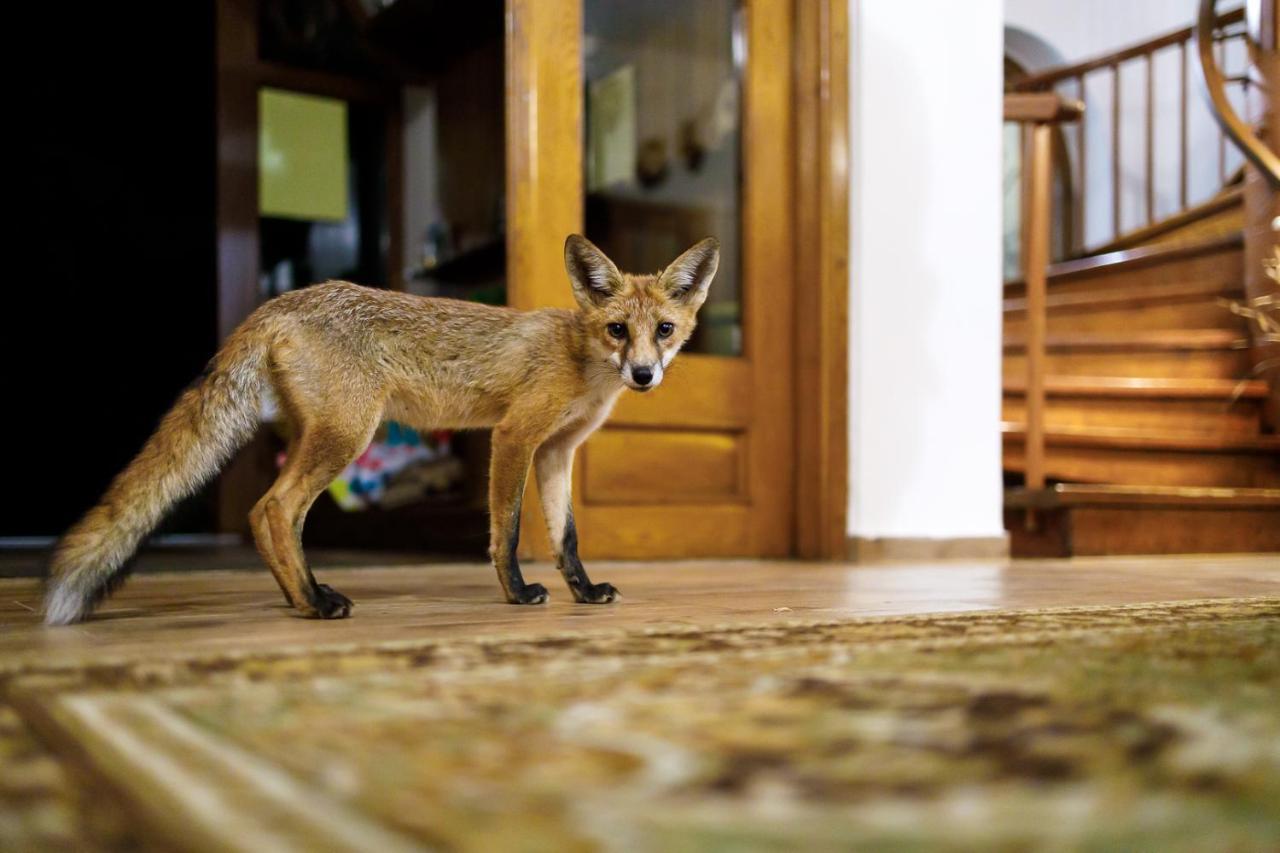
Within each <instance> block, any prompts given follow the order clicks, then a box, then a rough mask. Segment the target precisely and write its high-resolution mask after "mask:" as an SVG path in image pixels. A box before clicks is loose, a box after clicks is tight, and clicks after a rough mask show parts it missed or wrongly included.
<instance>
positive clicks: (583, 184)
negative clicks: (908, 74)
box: [507, 0, 794, 558]
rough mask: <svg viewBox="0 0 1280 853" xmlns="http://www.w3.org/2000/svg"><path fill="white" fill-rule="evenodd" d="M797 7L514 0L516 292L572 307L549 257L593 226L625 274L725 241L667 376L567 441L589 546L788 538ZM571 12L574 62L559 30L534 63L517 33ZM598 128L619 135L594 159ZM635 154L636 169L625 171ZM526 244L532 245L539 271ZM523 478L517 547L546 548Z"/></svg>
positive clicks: (773, 543) (782, 548)
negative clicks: (699, 243) (691, 334)
mask: <svg viewBox="0 0 1280 853" xmlns="http://www.w3.org/2000/svg"><path fill="white" fill-rule="evenodd" d="M584 2H585V13H584ZM790 11H791V9H790V3H788V2H784V1H783V0H750V2H747V3H745V4H739V3H738V2H737V0H708V2H705V3H703V2H699V3H687V2H684V0H660V1H659V0H627V2H617V0H608V2H605V0H537V2H536V3H535V2H531V1H530V0H509V2H508V24H509V26H508V33H509V39H510V40H509V43H508V63H509V67H510V68H511V71H509V77H508V93H507V96H508V114H509V119H508V142H509V145H508V151H509V158H508V177H509V183H508V186H509V187H510V194H511V199H512V201H511V204H510V207H509V222H510V223H511V226H510V232H511V235H510V237H509V240H510V241H511V258H512V261H511V266H510V270H509V272H510V275H511V279H512V281H511V286H510V292H511V293H512V294H513V297H514V298H513V304H516V305H517V306H518V307H534V306H537V305H547V304H566V302H567V300H568V299H569V286H568V282H567V278H566V276H565V274H564V271H563V268H562V266H560V261H559V252H560V247H561V245H562V243H563V240H564V236H565V235H566V234H567V233H569V232H571V231H581V230H583V229H584V228H585V229H586V233H587V234H588V236H589V237H592V239H595V240H597V241H598V242H599V243H600V245H601V247H602V248H604V249H605V251H606V252H609V253H610V254H611V256H613V257H614V259H615V260H616V261H617V262H618V264H619V266H620V267H622V268H623V269H630V270H631V271H635V272H651V271H653V270H654V269H656V268H659V267H661V266H662V265H664V264H666V263H667V262H669V261H670V260H672V259H674V257H675V256H676V255H677V254H678V253H679V252H680V251H682V250H683V249H685V248H687V247H688V246H689V245H691V244H692V243H693V242H695V241H696V240H698V239H700V238H701V237H704V236H707V235H708V234H712V235H714V236H717V237H718V238H720V240H721V242H722V246H723V257H722V262H721V271H722V273H721V274H718V275H717V279H716V281H715V282H714V283H713V284H712V288H711V296H710V297H709V298H708V302H707V304H706V305H705V306H704V307H703V310H702V312H700V316H699V332H698V335H697V336H696V337H695V339H694V340H693V341H691V342H690V345H689V346H688V347H687V348H686V351H685V352H684V353H682V354H681V355H680V356H678V357H677V358H676V360H675V362H674V363H673V364H672V367H671V370H670V372H669V374H668V377H667V379H666V380H665V381H664V382H663V385H662V387H661V388H659V389H658V390H657V391H655V392H653V393H650V394H645V395H640V394H635V393H632V392H624V393H623V397H622V399H621V400H620V401H619V404H618V406H617V408H616V410H615V412H614V414H613V417H612V418H611V419H610V420H609V422H608V423H607V424H606V425H605V426H604V427H603V428H602V429H601V430H600V431H599V432H597V433H596V435H594V436H593V437H592V438H591V439H589V440H588V442H587V443H586V445H585V446H584V447H583V448H582V449H580V450H579V452H578V457H577V460H576V467H575V475H574V476H575V515H576V518H577V521H578V529H579V536H580V543H581V548H582V552H583V555H584V556H585V557H588V558H589V557H593V556H594V557H620V558H652V557H704V556H783V555H786V554H788V553H790V551H791V545H792V543H791V533H792V494H793V484H792V459H793V447H792V439H793V423H792V421H793V401H792V349H793V338H792V328H793V320H794V317H793V309H792V298H793V297H792V289H793V288H792V257H791V246H792V231H791V222H790V215H789V211H790V210H791V198H792V177H791V173H792V170H791V165H792V164H791V150H792V147H791V112H790V110H791V103H790V102H791V98H790V93H791V82H792V79H791V49H792V48H791V14H790ZM575 20H576V22H577V27H576V30H574V32H573V33H572V37H573V38H574V39H575V40H576V41H575V44H576V46H577V47H578V48H583V47H585V51H586V52H585V56H586V59H585V62H584V61H583V59H582V58H581V57H582V56H583V55H584V54H583V51H582V50H581V49H579V50H577V51H574V52H573V53H574V56H576V57H577V58H576V59H573V60H572V61H570V60H569V59H566V57H569V55H570V53H571V52H570V51H568V50H566V49H565V48H564V46H563V45H562V44H561V45H557V46H556V47H555V48H554V50H555V52H556V54H557V55H558V56H559V57H561V58H562V59H563V60H564V61H562V62H556V61H551V62H547V61H543V60H540V59H539V56H540V55H541V53H542V52H543V51H544V49H546V46H545V45H543V44H541V43H540V42H538V41H536V40H534V39H531V38H529V37H528V34H531V33H534V32H545V31H547V30H554V31H555V32H556V33H557V34H558V35H559V36H560V37H564V38H569V37H570V32H569V30H570V27H571V24H569V23H568V22H570V21H575ZM646 39H648V40H647V41H646ZM673 49H678V52H677V53H676V54H666V55H664V54H663V51H664V50H667V51H669V50H673ZM691 55H692V56H693V58H692V59H690V56H691ZM655 57H656V58H655ZM530 69H536V72H537V73H530ZM619 72H621V73H619ZM673 74H674V75H675V76H674V77H672V76H671V75H673ZM611 75H617V76H612V77H611ZM663 75H666V76H665V77H664V76H663ZM570 76H572V86H573V91H574V92H575V93H576V96H575V97H573V98H570V97H568V96H567V94H566V91H567V89H568V86H569V85H570V82H569V78H570ZM627 77H630V80H627V79H624V78H627ZM517 84H519V85H526V84H527V85H529V86H531V87H532V90H531V91H521V90H519V89H516V88H513V86H515V85H517ZM601 86H604V87H605V88H606V91H605V92H604V94H601ZM608 87H613V89H612V91H609V90H608ZM673 87H674V88H673ZM673 101H674V102H675V103H676V108H675V110H674V112H673V111H672V109H671V107H670V102H673ZM628 104H632V105H633V106H634V109H633V112H634V115H632V116H630V117H629V118H627V117H625V116H624V120H623V121H622V123H621V125H620V127H621V128H622V132H621V137H622V141H621V142H619V128H618V127H609V128H605V129H604V131H602V129H601V128H600V127H598V126H597V127H591V126H590V122H589V121H588V120H587V119H586V117H587V114H588V111H589V110H591V109H595V110H596V111H597V114H598V113H599V112H600V111H602V110H606V109H609V110H617V109H623V110H626V109H630V107H629V106H628ZM655 104H661V105H662V106H660V107H655V106H654V105H655ZM655 110H656V112H655ZM513 111H514V115H513ZM664 111H665V112H664ZM628 122H630V125H628ZM552 128H554V129H552ZM632 130H633V131H634V133H633V134H632V133H631V131H632ZM610 134H612V136H610ZM631 135H633V136H634V139H632V140H631V141H632V142H634V150H633V151H629V150H628V144H629V143H628V142H627V140H628V138H630V136H631ZM601 138H607V139H608V140H609V141H608V142H607V145H609V146H611V147H610V150H608V151H604V152H603V153H602V147H601V145H602V143H601V142H600V139H601ZM547 139H554V140H555V141H556V143H555V144H556V147H555V148H554V149H548V148H547V147H546V140H547ZM570 139H572V140H574V145H572V146H571V147H572V149H573V150H566V149H565V148H564V147H563V146H565V145H567V142H568V140H570ZM584 145H585V146H586V147H587V148H588V150H587V151H584V150H583V147H584ZM592 146H594V147H592ZM717 146H719V147H718V148H717ZM661 149H665V152H666V159H665V160H663V158H661V157H659V156H658V154H659V153H660V150H661ZM700 149H701V150H700ZM629 157H634V159H635V160H636V162H637V166H638V171H637V174H636V175H635V176H634V177H633V176H632V175H631V174H630V170H629V169H628V168H624V167H625V166H626V163H627V162H629V160H628V158H629ZM619 158H621V159H619ZM584 162H585V163H586V164H587V165H588V169H587V171H586V172H584V169H583V164H584ZM566 164H572V165H573V166H575V167H576V168H577V170H578V171H577V173H576V175H573V176H570V175H569V174H568V165H566ZM540 170H541V171H540ZM726 170H727V171H726ZM550 176H554V177H550ZM726 176H727V177H726ZM584 189H589V190H590V192H589V193H588V194H587V195H586V196H584V194H583V193H584ZM566 192H575V193H576V196H574V202H575V203H576V205H577V210H576V215H572V214H571V212H569V211H566V210H565V209H564V204H565V198H564V196H563V195H561V194H560V193H566ZM584 213H585V215H584ZM529 216H540V218H539V219H538V220H537V221H531V220H529V219H527V218H526V217H529ZM593 229H595V230H594V231H593ZM535 235H536V239H540V240H544V241H547V242H548V243H549V244H550V246H551V248H552V249H554V252H555V255H556V264H557V269H555V270H554V272H553V271H552V270H551V263H550V259H549V257H548V249H547V247H546V246H539V247H533V246H531V245H529V242H530V241H531V240H533V239H534V238H535ZM535 257H538V258H542V259H543V260H542V261H541V262H539V263H538V264H537V268H536V269H534V268H533V265H532V263H531V259H532V258H535ZM722 275H723V277H722ZM533 491H534V490H533V489H532V488H531V489H530V490H529V493H528V494H527V495H526V503H525V516H524V522H525V523H524V530H525V531H526V534H525V542H526V547H527V550H529V551H530V552H531V553H534V554H536V555H545V554H546V553H547V549H546V540H545V535H544V534H543V533H542V520H541V514H540V512H538V510H537V505H536V497H535V495H534V494H533Z"/></svg>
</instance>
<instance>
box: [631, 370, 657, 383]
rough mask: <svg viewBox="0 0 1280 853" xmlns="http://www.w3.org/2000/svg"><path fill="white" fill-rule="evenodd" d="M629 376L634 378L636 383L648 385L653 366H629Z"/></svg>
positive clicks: (651, 377) (651, 378) (651, 376)
mask: <svg viewBox="0 0 1280 853" xmlns="http://www.w3.org/2000/svg"><path fill="white" fill-rule="evenodd" d="M631 378H632V379H633V380H635V383H636V384H637V385H648V384H649V383H650V382H651V381H652V380H653V368H650V367H633V368H631Z"/></svg>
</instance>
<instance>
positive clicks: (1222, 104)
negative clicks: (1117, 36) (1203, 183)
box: [1195, 0, 1280, 188]
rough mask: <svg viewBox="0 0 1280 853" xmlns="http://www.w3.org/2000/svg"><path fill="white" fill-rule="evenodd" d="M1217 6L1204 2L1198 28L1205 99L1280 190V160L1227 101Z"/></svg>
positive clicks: (1239, 145)
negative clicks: (1217, 47) (1217, 48)
mask: <svg viewBox="0 0 1280 853" xmlns="http://www.w3.org/2000/svg"><path fill="white" fill-rule="evenodd" d="M1216 2H1217V0H1200V16H1199V19H1198V20H1197V21H1196V27H1195V40H1196V53H1197V54H1198V56H1199V57H1200V71H1201V74H1202V77H1203V82H1204V88H1205V95H1206V96H1207V97H1208V98H1209V104H1210V112H1211V113H1212V114H1213V117H1214V119H1215V120H1216V121H1217V122H1218V125H1219V126H1220V127H1221V128H1222V131H1223V132H1224V133H1226V134H1227V136H1229V137H1231V141H1232V142H1234V143H1235V144H1236V147H1237V148H1239V149H1240V151H1241V153H1243V154H1244V156H1245V157H1247V158H1248V159H1249V162H1250V163H1252V164H1253V165H1254V166H1256V167H1257V168H1258V171H1259V172H1261V173H1262V174H1263V175H1264V176H1265V177H1266V178H1267V181H1268V182H1269V183H1270V184H1271V186H1272V188H1280V157H1278V156H1277V155H1276V152H1274V151H1272V150H1271V149H1270V148H1268V147H1267V146H1266V144H1265V143H1263V141H1262V140H1261V139H1259V138H1258V136H1257V134H1255V133H1254V132H1253V128H1251V127H1249V125H1248V124H1246V123H1245V122H1244V120H1243V119H1241V118H1240V116H1239V114H1238V113H1237V112H1236V110H1235V107H1233V106H1232V105H1231V101H1230V99H1229V98H1227V91H1226V88H1225V87H1226V82H1227V81H1226V76H1225V75H1224V74H1223V73H1222V69H1221V68H1219V67H1218V62H1217V58H1216V57H1215V56H1214V52H1213V36H1214V29H1215V27H1216V23H1215V21H1216V20H1217V19H1216V18H1215V16H1214V11H1213V10H1214V6H1215V5H1216ZM1273 97H1274V94H1273Z"/></svg>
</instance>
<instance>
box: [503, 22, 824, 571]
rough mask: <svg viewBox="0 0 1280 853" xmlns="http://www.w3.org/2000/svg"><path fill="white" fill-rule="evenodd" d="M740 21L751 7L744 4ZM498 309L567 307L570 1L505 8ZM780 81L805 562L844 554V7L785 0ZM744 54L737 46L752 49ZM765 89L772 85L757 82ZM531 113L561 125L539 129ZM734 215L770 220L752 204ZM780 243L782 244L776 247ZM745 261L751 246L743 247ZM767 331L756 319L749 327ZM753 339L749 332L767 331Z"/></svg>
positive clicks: (572, 201)
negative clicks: (787, 71) (788, 163)
mask: <svg viewBox="0 0 1280 853" xmlns="http://www.w3.org/2000/svg"><path fill="white" fill-rule="evenodd" d="M745 2H746V4H747V6H748V14H751V10H750V6H751V4H752V2H753V0H745ZM505 15H506V32H507V39H506V76H507V87H506V89H507V91H506V114H507V223H508V226H507V253H508V285H507V288H508V289H507V293H508V304H510V305H512V306H514V307H517V308H533V307H539V306H543V305H546V304H547V301H548V300H547V297H548V295H549V294H555V296H554V297H553V298H554V300H555V304H559V305H562V306H566V307H569V306H571V305H572V301H571V296H570V292H569V288H568V287H567V286H566V285H565V273H564V260H563V254H562V248H561V247H562V243H563V240H564V237H565V235H566V234H569V233H576V232H580V231H581V229H582V224H583V210H582V205H583V192H582V146H583V142H582V140H583V128H582V109H581V99H582V88H581V87H582V82H581V81H582V58H581V52H580V50H579V44H580V41H581V34H582V3H581V0H507V3H506V11H505ZM789 17H790V20H789V21H788V22H787V24H788V26H787V28H786V29H787V30H789V34H788V33H785V32H784V33H783V34H781V35H782V37H784V38H787V37H789V38H790V39H791V40H792V45H791V49H792V59H793V62H792V75H791V80H789V81H783V82H782V85H781V88H782V89H784V90H785V91H787V92H788V93H789V95H790V100H791V102H792V104H791V106H790V109H789V110H787V113H788V115H787V121H788V122H789V123H790V125H791V134H790V137H791V143H792V144H791V149H792V151H791V154H792V158H791V159H792V170H793V174H792V187H793V191H792V197H791V199H790V200H789V201H790V203H789V204H784V205H783V208H782V210H783V211H786V212H787V215H790V216H791V217H792V222H791V223H789V225H790V227H788V228H783V229H778V230H779V232H782V233H783V234H784V241H785V242H787V243H789V245H787V246H786V247H785V248H784V249H778V248H776V247H769V248H768V251H771V252H777V251H783V252H786V253H787V255H788V257H789V263H790V264H792V266H793V270H792V278H793V280H794V281H795V287H796V290H795V293H794V294H793V296H794V310H793V317H794V320H793V321H792V323H791V328H790V329H787V330H786V332H787V333H789V334H791V336H792V358H791V359H790V361H791V364H790V365H788V366H784V367H783V369H784V370H785V371H786V378H787V381H789V382H791V383H792V394H791V398H792V400H793V401H794V406H793V409H794V411H795V412H796V415H795V420H794V422H793V423H792V424H790V425H789V426H790V435H791V436H792V453H791V462H792V466H793V472H794V473H793V478H792V484H791V489H790V491H791V499H790V501H789V502H788V503H790V505H791V508H792V518H791V525H790V526H791V536H790V540H791V547H790V548H789V549H788V550H789V552H790V553H791V554H793V555H795V556H800V557H806V558H826V559H840V558H843V557H844V556H845V555H846V549H847V546H846V529H845V520H846V514H847V509H846V507H847V500H848V498H847V488H848V486H847V483H848V471H847V467H848V463H847V460H848V429H847V424H848V415H847V410H848V341H847V338H848V290H849V276H848V269H849V264H848V244H849V240H848V225H849V212H848V198H849V197H848V193H849V188H848V161H849V145H848V142H849V135H848V103H849V99H848V92H849V89H848V67H849V63H848V31H847V21H848V3H847V0H793V2H792V3H791V8H790V16H789ZM752 49H753V46H751V45H749V46H748V51H749V52H750V51H751V50H752ZM764 83H765V85H769V86H770V87H773V86H775V85H778V84H779V81H776V80H774V81H764ZM540 114H548V115H571V116H573V117H574V120H573V121H572V122H565V121H539V116H540ZM744 215H747V216H752V215H754V216H757V217H759V216H777V215H778V213H777V211H767V212H766V211H764V210H763V209H762V208H760V207H758V208H757V209H756V210H754V211H752V210H751V208H750V205H748V208H747V210H746V211H744ZM785 235H789V236H785ZM746 251H747V253H748V256H749V255H750V252H751V251H752V249H751V248H750V247H748V248H747V250H746ZM759 319H760V320H761V321H766V318H759ZM777 331H778V330H776V329H767V330H766V329H763V328H762V329H757V330H756V333H757V334H759V333H775V332H777ZM771 369H773V370H775V371H776V366H774V365H760V364H757V365H755V366H754V368H753V370H755V371H757V372H758V374H759V375H758V376H757V381H764V382H770V381H773V382H776V381H778V377H777V375H776V372H775V373H774V374H773V375H770V374H769V371H770V370H771ZM533 488H534V487H532V486H531V487H530V494H529V495H528V496H527V498H526V500H525V503H524V507H525V510H524V511H525V513H526V517H525V519H524V522H525V523H524V525H523V529H524V531H526V535H525V536H524V537H522V538H523V539H524V543H522V544H523V549H522V550H524V551H526V552H527V553H529V554H530V555H533V556H536V557H546V556H547V555H548V554H549V553H550V549H549V543H548V542H547V541H546V536H545V533H544V532H543V531H542V529H541V528H542V525H541V522H540V518H539V514H538V511H537V509H536V507H537V506H538V501H537V499H536V496H535V495H533V494H532V491H533Z"/></svg>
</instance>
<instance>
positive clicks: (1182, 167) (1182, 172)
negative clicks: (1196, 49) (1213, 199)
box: [1178, 41, 1190, 210]
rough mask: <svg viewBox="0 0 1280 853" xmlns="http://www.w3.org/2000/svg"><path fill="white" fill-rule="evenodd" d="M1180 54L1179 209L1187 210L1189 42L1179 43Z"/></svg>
mask: <svg viewBox="0 0 1280 853" xmlns="http://www.w3.org/2000/svg"><path fill="white" fill-rule="evenodd" d="M1178 53H1179V58H1180V62H1181V70H1182V74H1181V78H1182V82H1181V84H1180V88H1181V95H1182V96H1181V98H1180V99H1179V100H1180V103H1179V105H1178V114H1179V116H1180V117H1179V119H1178V132H1179V134H1180V138H1179V140H1178V209H1179V210H1186V209H1187V140H1188V137H1189V134H1190V131H1189V130H1188V129H1187V85H1188V84H1187V42H1186V41H1181V42H1179V43H1178Z"/></svg>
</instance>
